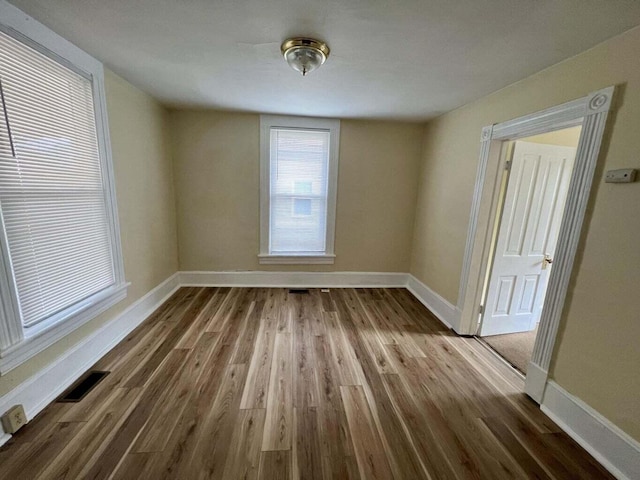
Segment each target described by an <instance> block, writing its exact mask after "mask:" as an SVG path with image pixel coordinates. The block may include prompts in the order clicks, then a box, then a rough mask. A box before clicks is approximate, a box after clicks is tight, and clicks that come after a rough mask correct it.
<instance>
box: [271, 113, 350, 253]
mask: <svg viewBox="0 0 640 480" xmlns="http://www.w3.org/2000/svg"><path fill="white" fill-rule="evenodd" d="M260 138H261V139H260V142H261V145H260V148H261V159H260V162H261V185H260V189H261V228H260V235H261V238H260V255H259V257H260V263H333V259H334V257H335V255H334V250H333V244H334V231H335V208H336V188H337V173H338V148H339V142H340V122H339V121H338V120H324V119H313V118H296V117H277V116H271V115H263V116H262V117H261V137H260Z"/></svg>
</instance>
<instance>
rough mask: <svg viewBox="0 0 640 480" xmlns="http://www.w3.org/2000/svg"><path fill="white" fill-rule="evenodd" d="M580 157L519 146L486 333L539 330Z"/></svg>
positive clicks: (489, 298) (491, 283) (570, 151)
mask: <svg viewBox="0 0 640 480" xmlns="http://www.w3.org/2000/svg"><path fill="white" fill-rule="evenodd" d="M575 154H576V149H575V148H574V147H561V146H555V145H543V144H537V143H530V142H523V141H518V142H515V148H514V150H513V158H512V161H511V175H510V178H509V183H508V186H507V191H506V195H505V200H504V209H503V212H502V220H501V222H500V227H499V231H498V238H497V244H496V248H495V252H496V253H495V256H494V260H493V268H492V271H491V277H490V281H489V288H488V290H487V297H486V301H485V302H484V305H485V308H484V315H483V319H482V324H481V327H480V335H482V336H486V335H498V334H503V333H515V332H525V331H529V330H533V329H534V328H535V326H536V324H537V322H538V320H539V318H540V312H541V309H542V303H543V301H544V295H545V291H546V286H547V281H548V278H549V272H550V268H551V265H550V264H549V263H548V262H546V261H545V257H547V258H552V257H553V255H554V252H555V247H556V241H557V238H558V232H559V229H560V224H561V221H562V212H563V210H564V205H565V201H566V196H567V191H568V189H569V182H570V179H571V171H572V169H573V163H574V159H575Z"/></svg>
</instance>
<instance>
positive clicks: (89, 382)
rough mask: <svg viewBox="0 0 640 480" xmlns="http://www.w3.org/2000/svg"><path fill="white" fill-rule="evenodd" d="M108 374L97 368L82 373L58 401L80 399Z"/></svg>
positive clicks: (72, 401) (77, 400) (71, 401)
mask: <svg viewBox="0 0 640 480" xmlns="http://www.w3.org/2000/svg"><path fill="white" fill-rule="evenodd" d="M107 375H109V372H103V371H99V370H91V371H90V372H87V373H86V374H85V375H83V376H82V377H81V378H80V379H79V380H78V381H77V382H76V383H74V384H73V385H71V387H69V388H68V389H67V391H66V392H64V393H63V394H62V395H61V396H60V398H58V402H65V403H74V402H79V401H80V400H82V399H83V398H84V397H85V396H86V395H87V394H88V393H89V392H90V391H91V390H93V389H94V387H95V386H96V385H98V384H99V383H100V382H101V381H102V380H104V378H105V377H106V376H107Z"/></svg>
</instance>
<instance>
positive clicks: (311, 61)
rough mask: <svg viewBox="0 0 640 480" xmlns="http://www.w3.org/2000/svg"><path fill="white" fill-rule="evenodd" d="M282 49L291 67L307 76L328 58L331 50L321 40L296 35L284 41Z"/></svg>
mask: <svg viewBox="0 0 640 480" xmlns="http://www.w3.org/2000/svg"><path fill="white" fill-rule="evenodd" d="M280 51H281V52H282V56H283V57H284V58H285V60H286V61H287V63H288V64H289V65H290V66H291V68H293V69H294V70H297V71H298V72H300V73H301V74H302V76H306V75H307V73H309V72H311V71H313V70H315V69H316V68H318V67H319V66H320V65H322V64H323V63H324V62H325V61H326V60H327V57H329V53H330V51H331V50H330V49H329V46H328V45H327V44H326V43H324V42H321V41H320V40H315V39H313V38H307V37H294V38H289V39H287V40H285V41H284V42H282V45H281V46H280Z"/></svg>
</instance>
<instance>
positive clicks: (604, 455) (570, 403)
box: [540, 381, 640, 480]
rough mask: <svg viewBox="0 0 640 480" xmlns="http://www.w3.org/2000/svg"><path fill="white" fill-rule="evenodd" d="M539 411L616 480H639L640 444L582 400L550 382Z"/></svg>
mask: <svg viewBox="0 0 640 480" xmlns="http://www.w3.org/2000/svg"><path fill="white" fill-rule="evenodd" d="M540 408H541V409H542V411H543V412H544V413H545V414H547V415H548V416H549V417H550V418H551V419H552V420H553V421H554V422H556V423H557V424H558V426H560V428H562V429H563V430H564V431H565V432H566V433H567V434H568V435H569V436H570V437H571V438H573V439H574V440H575V441H576V442H578V443H579V444H580V445H581V446H582V448H584V449H585V450H586V451H587V452H589V453H590V454H591V455H593V457H594V458H595V459H596V460H597V461H598V462H600V463H601V464H602V466H603V467H605V468H606V469H607V470H609V472H611V474H612V475H614V476H615V477H616V478H618V479H620V480H632V479H638V478H640V443H639V442H637V441H636V440H634V439H633V438H631V437H630V436H629V435H627V434H626V433H625V432H623V431H622V430H621V429H620V428H618V427H617V426H615V425H614V424H613V423H611V422H610V421H609V420H607V419H606V418H604V417H603V416H602V415H600V414H599V413H598V412H597V411H595V410H594V409H593V408H591V407H590V406H589V405H587V404H586V403H584V402H583V401H582V400H580V399H579V398H577V397H574V396H573V395H571V394H570V393H569V392H567V391H566V390H564V389H563V388H562V387H560V385H558V384H557V383H556V382H554V381H549V382H548V383H547V387H546V389H545V393H544V398H543V400H542V405H541V407H540Z"/></svg>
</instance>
